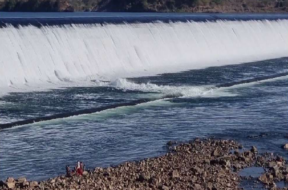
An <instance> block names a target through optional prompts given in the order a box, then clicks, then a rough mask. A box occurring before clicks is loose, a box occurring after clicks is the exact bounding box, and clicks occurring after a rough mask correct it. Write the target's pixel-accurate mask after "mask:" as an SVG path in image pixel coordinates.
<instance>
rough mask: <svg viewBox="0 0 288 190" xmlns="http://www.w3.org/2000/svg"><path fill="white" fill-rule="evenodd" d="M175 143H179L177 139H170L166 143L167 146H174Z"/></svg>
mask: <svg viewBox="0 0 288 190" xmlns="http://www.w3.org/2000/svg"><path fill="white" fill-rule="evenodd" d="M175 144H177V141H168V142H167V144H166V145H167V146H173V145H175Z"/></svg>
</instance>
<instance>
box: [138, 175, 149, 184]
mask: <svg viewBox="0 0 288 190" xmlns="http://www.w3.org/2000/svg"><path fill="white" fill-rule="evenodd" d="M149 179H150V175H149V174H147V173H141V174H140V175H139V177H138V181H140V182H143V181H148V180H149Z"/></svg>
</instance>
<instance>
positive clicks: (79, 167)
mask: <svg viewBox="0 0 288 190" xmlns="http://www.w3.org/2000/svg"><path fill="white" fill-rule="evenodd" d="M76 174H77V175H83V170H82V168H81V164H80V162H77V168H76Z"/></svg>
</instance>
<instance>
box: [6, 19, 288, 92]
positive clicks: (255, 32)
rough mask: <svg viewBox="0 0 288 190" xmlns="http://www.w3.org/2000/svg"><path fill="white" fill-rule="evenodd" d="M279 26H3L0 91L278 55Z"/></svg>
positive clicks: (282, 43)
mask: <svg viewBox="0 0 288 190" xmlns="http://www.w3.org/2000/svg"><path fill="white" fill-rule="evenodd" d="M287 32H288V20H275V21H268V20H262V21H261V20H258V21H253V20H252V21H251V20H250V21H224V20H222V21H221V20H218V21H216V22H210V21H208V22H193V21H191V22H186V23H184V22H174V23H172V22H171V23H161V22H157V23H137V24H117V25H115V24H105V25H100V24H89V25H84V24H77V25H65V26H43V27H41V28H37V27H35V26H19V28H15V27H13V26H9V25H8V26H6V27H4V28H1V29H0V66H1V69H0V76H1V77H0V93H1V94H2V95H3V94H5V93H6V92H13V91H31V90H43V89H47V88H58V87H71V86H89V85H101V81H107V80H115V79H119V78H127V77H138V76H147V75H155V74H160V73H167V72H179V71H184V70H190V69H200V68H205V67H209V66H220V65H227V64H239V63H243V62H252V61H258V60H265V59H272V58H279V57H286V56H288V38H287V37H286V36H287ZM99 81H100V83H99ZM1 94H0V95H1Z"/></svg>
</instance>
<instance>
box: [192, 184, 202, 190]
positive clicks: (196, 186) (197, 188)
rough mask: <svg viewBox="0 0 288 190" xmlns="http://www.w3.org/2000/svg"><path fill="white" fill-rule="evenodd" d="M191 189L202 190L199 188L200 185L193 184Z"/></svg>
mask: <svg viewBox="0 0 288 190" xmlns="http://www.w3.org/2000/svg"><path fill="white" fill-rule="evenodd" d="M193 189H195V190H202V189H203V188H202V187H201V185H199V184H195V185H194V188H193Z"/></svg>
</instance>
